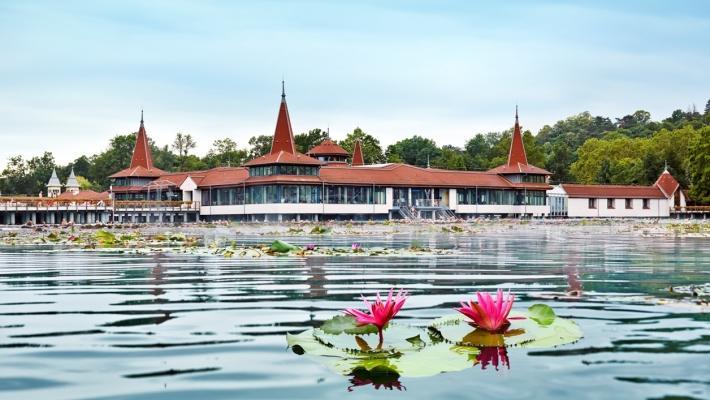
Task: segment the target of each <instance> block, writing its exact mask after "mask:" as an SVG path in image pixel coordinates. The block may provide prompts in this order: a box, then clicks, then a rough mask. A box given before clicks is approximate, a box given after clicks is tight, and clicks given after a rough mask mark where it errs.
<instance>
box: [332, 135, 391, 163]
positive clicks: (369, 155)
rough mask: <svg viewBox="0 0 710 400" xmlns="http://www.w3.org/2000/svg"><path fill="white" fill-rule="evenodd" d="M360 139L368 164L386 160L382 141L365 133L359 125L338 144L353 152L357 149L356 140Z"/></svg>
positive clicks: (363, 154)
mask: <svg viewBox="0 0 710 400" xmlns="http://www.w3.org/2000/svg"><path fill="white" fill-rule="evenodd" d="M358 140H359V141H360V143H361V146H362V156H363V158H364V159H365V163H366V164H380V163H383V162H385V160H386V158H385V155H384V153H383V152H382V146H381V145H380V141H379V140H377V139H376V138H375V137H374V136H372V135H369V134H367V133H365V132H364V131H363V130H362V129H360V128H359V127H358V128H355V129H354V130H353V131H352V132H350V133H348V135H347V136H346V137H345V139H344V140H341V141H340V142H339V143H338V144H340V147H342V148H344V149H345V150H347V151H348V153H350V154H352V153H353V150H354V149H355V142H356V141H358Z"/></svg>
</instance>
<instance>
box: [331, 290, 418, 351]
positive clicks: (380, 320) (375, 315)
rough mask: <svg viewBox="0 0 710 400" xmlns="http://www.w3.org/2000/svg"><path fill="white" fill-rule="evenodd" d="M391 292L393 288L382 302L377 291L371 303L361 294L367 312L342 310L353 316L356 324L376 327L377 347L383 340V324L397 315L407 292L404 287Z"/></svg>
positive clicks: (350, 309) (349, 309)
mask: <svg viewBox="0 0 710 400" xmlns="http://www.w3.org/2000/svg"><path fill="white" fill-rule="evenodd" d="M393 294H394V289H390V292H389V295H388V296H387V300H386V301H384V302H383V301H382V298H381V297H380V293H379V292H378V293H377V297H376V299H375V301H374V302H373V303H370V302H369V301H367V299H366V298H365V297H364V296H363V298H362V301H363V302H364V303H365V306H366V307H367V308H368V310H369V311H370V313H369V314H367V313H365V312H362V311H360V310H357V309H354V308H348V309H345V310H344V312H345V313H346V314H349V315H352V316H353V317H355V320H356V322H357V324H358V325H361V326H362V325H374V326H375V327H377V334H378V336H379V339H380V341H379V344H378V345H377V348H378V349H381V348H382V343H383V342H384V336H383V334H382V330H383V329H384V327H385V325H387V323H389V321H390V320H391V319H392V318H394V316H395V315H397V313H398V312H399V310H400V309H401V308H402V306H404V302H405V301H407V296H408V293H407V292H406V291H405V290H404V289H400V290H399V291H398V292H397V294H396V295H395V296H394V297H392V296H393Z"/></svg>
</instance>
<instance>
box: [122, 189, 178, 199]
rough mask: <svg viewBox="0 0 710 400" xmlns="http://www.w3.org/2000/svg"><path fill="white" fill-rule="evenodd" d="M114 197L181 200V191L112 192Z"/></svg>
mask: <svg viewBox="0 0 710 400" xmlns="http://www.w3.org/2000/svg"><path fill="white" fill-rule="evenodd" d="M114 198H115V199H116V200H119V201H120V200H135V201H138V200H141V201H143V200H145V201H148V200H149V201H158V200H160V201H181V200H182V192H181V191H176V192H173V191H160V192H158V191H151V192H150V193H147V192H137V193H114Z"/></svg>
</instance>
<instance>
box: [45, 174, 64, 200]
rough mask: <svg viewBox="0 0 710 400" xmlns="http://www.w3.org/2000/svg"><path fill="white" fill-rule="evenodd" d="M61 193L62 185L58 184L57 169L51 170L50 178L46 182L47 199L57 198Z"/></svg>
mask: <svg viewBox="0 0 710 400" xmlns="http://www.w3.org/2000/svg"><path fill="white" fill-rule="evenodd" d="M61 193H62V183H61V182H59V177H58V176H57V169H56V168H55V169H52V176H51V177H50V178H49V182H47V197H57V196H59V195H60V194H61Z"/></svg>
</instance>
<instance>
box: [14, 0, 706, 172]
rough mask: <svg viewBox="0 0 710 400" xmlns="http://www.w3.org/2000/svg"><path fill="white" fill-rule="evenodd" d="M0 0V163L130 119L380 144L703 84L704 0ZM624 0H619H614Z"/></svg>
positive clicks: (451, 135) (617, 106) (73, 148)
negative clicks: (350, 135)
mask: <svg viewBox="0 0 710 400" xmlns="http://www.w3.org/2000/svg"><path fill="white" fill-rule="evenodd" d="M481 3H482V2H474V1H441V0H437V1H379V0H377V1H352V2H348V1H251V2H243V3H237V2H233V1H224V2H212V1H209V2H208V1H194V2H180V1H165V2H159V1H125V0H124V1H114V2H94V1H92V2H89V1H86V2H70V1H61V2H59V1H46V2H42V1H25V0H23V1H11V0H3V1H1V2H0V39H1V40H0V168H2V167H3V166H4V164H5V161H6V160H7V158H8V157H9V156H10V155H14V154H22V155H25V156H32V155H37V154H40V153H41V152H43V151H45V150H49V151H52V152H53V153H54V155H55V157H56V159H57V161H58V162H60V163H67V162H69V161H71V160H73V159H74V158H76V157H78V156H79V155H81V154H93V153H96V152H99V151H101V150H103V149H104V148H105V147H106V146H107V144H108V141H109V139H110V138H111V137H113V136H114V135H116V134H124V133H129V132H133V131H136V130H137V127H138V122H139V119H140V110H141V108H143V109H145V121H146V128H147V130H148V135H149V136H150V137H151V138H152V139H154V140H155V141H156V142H157V143H158V144H159V145H164V144H169V143H170V142H171V141H172V138H173V137H174V135H175V133H176V132H178V131H181V132H185V133H191V134H192V135H193V137H194V138H195V139H196V140H197V142H198V148H197V150H196V152H197V153H199V154H204V153H206V152H207V150H208V149H209V147H210V145H211V143H212V141H214V140H215V139H218V138H223V137H227V136H228V137H231V138H233V139H234V140H236V141H237V143H239V144H240V145H242V146H246V144H247V140H248V139H249V137H250V136H253V135H258V134H272V133H273V130H274V126H275V123H276V114H277V109H278V102H279V100H280V90H281V88H280V86H281V82H280V81H281V78H282V76H283V77H285V79H286V92H287V99H288V103H289V109H290V112H291V121H292V124H293V127H294V130H295V132H296V133H298V132H303V131H306V130H308V129H312V128H316V127H319V128H323V129H325V128H326V127H328V126H329V127H330V132H331V136H333V137H334V138H335V139H342V138H343V137H344V136H345V134H346V133H347V132H348V131H352V129H353V128H355V127H356V126H360V127H362V128H363V129H364V130H365V131H366V132H368V133H371V134H373V135H375V136H376V137H378V138H379V139H380V140H381V141H382V143H383V145H388V144H391V143H393V142H395V141H397V140H399V139H401V138H404V137H407V136H410V135H413V134H419V135H424V136H428V137H431V138H433V139H435V140H436V142H437V143H438V144H440V145H442V144H454V145H458V146H462V145H463V144H464V142H465V141H466V139H467V138H469V137H471V136H472V135H473V134H475V133H477V132H487V131H500V130H504V129H507V128H509V127H510V126H511V125H512V123H513V114H514V110H515V104H516V103H517V104H519V105H520V117H521V123H522V124H523V127H524V128H527V129H531V130H532V131H533V132H537V130H538V129H539V128H541V127H542V126H543V125H544V124H547V123H554V122H555V121H557V120H559V119H562V118H565V117H567V116H569V115H572V114H575V113H578V112H581V111H585V110H588V111H590V112H591V113H593V114H595V115H597V114H599V115H606V116H609V117H618V116H622V115H624V114H628V113H631V112H633V111H635V110H637V109H646V110H648V111H650V112H651V114H652V117H653V118H654V119H659V118H664V117H666V116H667V115H669V114H670V113H671V112H672V111H673V110H674V109H677V108H683V109H686V108H688V107H690V106H692V105H693V104H695V105H696V106H697V107H698V108H699V109H702V108H703V107H704V106H705V102H706V101H707V100H708V98H710V51H709V50H710V1H702V0H699V1H625V2H620V1H589V2H586V1H577V2H574V1H567V2H561V1H560V2H558V1H534V2H532V1H531V2H527V1H525V2H522V1H521V2H516V1H505V2H502V1H501V2H493V1H491V2H488V3H487V4H481ZM619 3H623V4H619Z"/></svg>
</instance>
